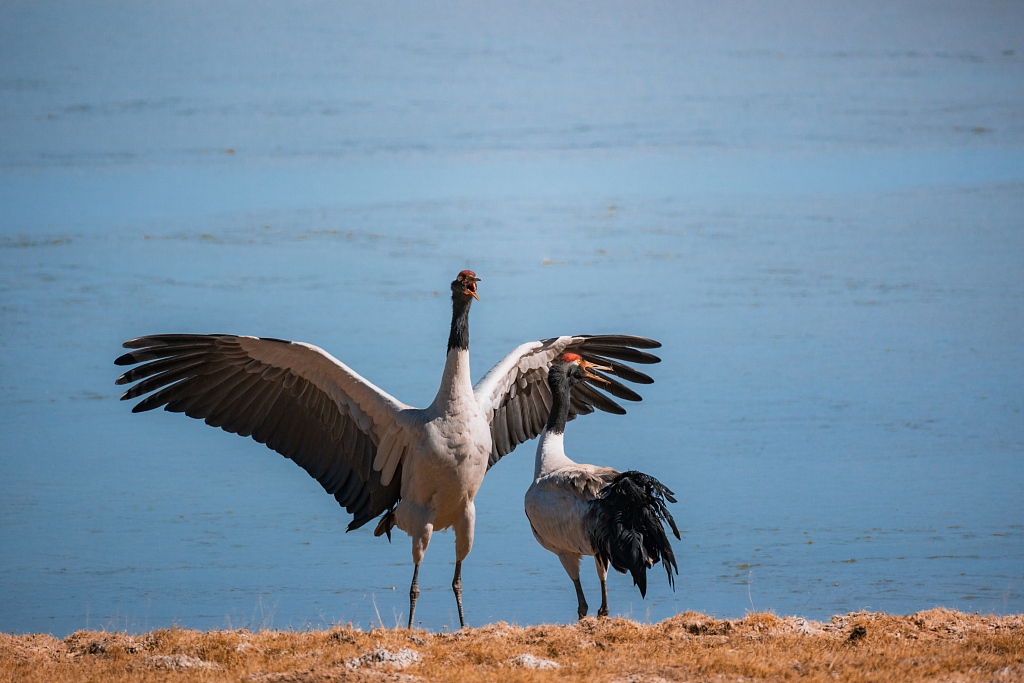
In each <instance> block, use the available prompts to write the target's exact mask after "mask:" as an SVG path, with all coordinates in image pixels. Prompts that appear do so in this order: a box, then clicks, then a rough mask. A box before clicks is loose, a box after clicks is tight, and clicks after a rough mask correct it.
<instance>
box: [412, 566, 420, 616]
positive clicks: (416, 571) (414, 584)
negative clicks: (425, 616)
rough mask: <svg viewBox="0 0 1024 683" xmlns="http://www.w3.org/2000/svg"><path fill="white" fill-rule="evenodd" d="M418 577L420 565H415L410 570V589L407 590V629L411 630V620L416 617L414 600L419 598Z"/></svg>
mask: <svg viewBox="0 0 1024 683" xmlns="http://www.w3.org/2000/svg"><path fill="white" fill-rule="evenodd" d="M419 575H420V565H419V564H417V565H416V568H415V569H413V570H412V587H410V588H409V628H412V620H413V617H415V616H416V598H418V597H420V584H419V581H417V579H418V578H419Z"/></svg>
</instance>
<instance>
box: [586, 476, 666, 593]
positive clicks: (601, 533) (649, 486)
mask: <svg viewBox="0 0 1024 683" xmlns="http://www.w3.org/2000/svg"><path fill="white" fill-rule="evenodd" d="M666 501H667V502H669V503H674V502H676V499H675V498H673V497H672V491H670V490H669V489H668V487H667V486H665V485H664V484H662V483H661V482H660V481H658V480H657V479H655V478H654V477H650V476H648V475H646V474H644V473H643V472H636V471H634V470H630V471H629V472H623V473H622V474H620V475H618V476H617V477H615V479H613V480H612V483H611V484H609V485H608V486H607V487H605V488H604V490H603V491H601V493H600V495H599V497H598V499H597V500H595V501H593V503H591V505H592V507H591V513H590V514H591V515H592V516H593V520H594V524H593V526H592V527H591V528H592V529H593V530H594V531H593V533H592V534H591V538H590V541H591V543H592V544H593V546H594V548H595V549H597V556H598V558H600V559H601V560H603V561H604V562H606V563H609V564H611V566H612V567H613V568H614V569H615V570H616V571H618V572H620V573H622V574H625V573H626V572H627V571H628V572H629V573H630V574H632V576H633V583H634V584H635V585H636V587H637V588H639V589H640V595H641V596H642V597H647V569H648V567H651V566H653V565H654V563H655V562H658V561H659V560H660V561H661V563H662V565H664V567H665V571H666V572H667V573H668V584H669V585H670V586H672V590H675V587H676V586H675V577H674V576H673V575H672V572H673V571H675V573H676V574H678V573H679V568H678V567H677V566H676V557H675V555H674V554H673V553H672V545H671V544H670V543H669V540H668V534H666V533H665V527H664V526H663V525H662V522H667V523H668V525H669V526H670V527H671V528H672V533H673V534H675V537H676V538H679V529H678V528H676V522H675V520H674V519H672V515H671V514H670V513H669V511H668V508H667V507H666Z"/></svg>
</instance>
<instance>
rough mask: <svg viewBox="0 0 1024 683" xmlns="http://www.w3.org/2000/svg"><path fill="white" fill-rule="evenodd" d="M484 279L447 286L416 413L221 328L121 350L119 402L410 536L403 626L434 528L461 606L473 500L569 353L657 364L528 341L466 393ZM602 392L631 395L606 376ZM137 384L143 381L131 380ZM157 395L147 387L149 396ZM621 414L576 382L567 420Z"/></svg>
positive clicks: (611, 339) (570, 340)
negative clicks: (444, 328) (175, 419)
mask: <svg viewBox="0 0 1024 683" xmlns="http://www.w3.org/2000/svg"><path fill="white" fill-rule="evenodd" d="M479 281H480V278H478V277H477V276H476V274H475V273H473V272H472V271H469V270H464V271H462V272H461V273H459V274H458V277H456V278H455V280H454V281H453V282H452V284H451V290H452V322H451V332H450V334H449V337H448V355H447V358H446V360H445V365H444V373H443V374H442V375H441V387H440V388H439V389H438V391H437V396H436V397H435V398H434V401H433V403H431V404H430V405H429V406H428V407H426V408H413V407H411V406H408V405H406V404H404V403H402V402H401V401H398V400H397V399H395V398H394V397H392V396H391V395H390V394H388V393H387V392H385V391H382V390H381V389H378V388H377V387H376V386H374V385H373V384H371V383H370V382H368V381H367V380H365V379H364V378H363V377H361V376H360V375H358V374H356V373H355V372H354V371H353V370H352V369H350V368H349V367H348V366H347V365H345V364H344V363H342V362H341V361H339V360H337V359H335V358H334V357H332V356H331V355H330V354H328V353H327V352H326V351H324V350H323V349H320V348H318V347H316V346H312V345H310V344H303V343H300V342H291V341H283V340H280V339H271V338H260V337H242V336H234V335H226V334H210V335H203V334H161V335H152V336H146V337H139V338H137V339H132V340H130V341H127V342H125V343H124V347H125V348H128V349H133V350H132V351H130V352H128V353H126V354H124V355H123V356H121V357H119V358H118V359H117V360H115V361H114V362H115V364H117V365H134V364H136V363H142V365H138V366H137V367H134V368H132V369H130V370H128V371H127V372H125V373H124V374H123V375H121V376H120V377H118V378H117V381H116V383H117V384H129V383H131V382H136V381H138V383H137V384H135V385H134V386H132V387H131V388H129V389H128V390H127V391H126V392H125V393H124V394H123V395H122V396H121V400H127V399H134V398H137V397H139V396H144V395H145V394H150V395H149V396H147V397H146V398H144V399H143V400H142V401H140V402H139V403H137V404H136V405H135V406H134V408H133V409H132V412H133V413H138V412H144V411H147V410H152V409H154V408H159V407H161V406H163V408H164V410H168V411H171V412H179V413H185V414H186V415H188V416H189V417H193V418H196V419H201V420H205V421H206V424H208V425H210V426H212V427H220V428H221V429H224V430H225V431H228V432H232V433H235V434H238V435H240V436H251V437H252V438H253V439H254V440H256V441H258V442H259V443H263V444H266V445H267V447H268V448H271V449H273V450H275V451H277V452H278V453H280V454H281V455H283V456H285V457H287V458H290V459H291V460H293V461H294V462H295V463H297V464H298V465H300V466H301V467H302V468H303V469H305V470H306V472H308V473H309V475H310V476H312V477H313V478H315V479H316V480H317V481H318V482H320V484H321V485H322V486H323V487H324V490H326V491H327V493H329V494H332V495H333V496H334V497H335V499H337V501H338V503H339V504H340V505H342V506H343V507H344V508H345V510H346V511H347V512H349V513H350V514H351V515H352V517H353V518H352V521H351V523H350V524H349V525H348V530H349V531H351V530H353V529H358V528H359V527H361V526H363V525H364V524H366V523H367V522H368V521H370V520H371V519H374V518H375V517H377V516H378V515H381V519H380V521H379V522H378V524H377V527H376V530H375V531H374V535H375V536H380V535H382V534H387V536H388V539H389V540H390V538H391V529H392V528H393V527H396V526H397V527H398V528H399V529H402V530H403V531H405V532H406V533H408V534H409V536H411V537H412V557H413V562H414V564H415V568H414V569H413V575H412V586H411V587H410V589H409V628H412V625H413V617H414V615H415V613H416V599H417V597H418V596H419V592H420V591H419V585H418V582H417V577H418V576H419V570H420V562H421V561H422V560H423V555H424V553H425V552H426V550H427V545H428V544H429V543H430V536H431V534H432V533H433V531H434V530H435V529H447V528H449V527H453V528H454V529H455V560H456V561H455V577H454V579H453V580H452V590H453V591H454V592H455V600H456V603H457V604H458V608H459V623H460V625H461V626H462V627H465V619H464V617H463V611H462V561H463V560H464V559H466V556H467V555H468V554H469V551H470V549H471V548H472V546H473V527H474V521H475V519H476V509H475V507H474V505H473V498H474V497H475V496H476V492H477V490H478V489H479V488H480V484H481V482H482V481H483V478H484V474H485V473H486V472H487V470H488V469H490V468H491V466H493V465H494V464H495V463H496V462H497V461H498V460H500V459H501V458H502V457H504V456H505V455H506V454H508V453H510V452H511V451H512V450H513V449H514V448H515V447H516V446H518V445H519V444H521V443H523V442H525V441H528V440H529V439H532V438H534V437H535V436H537V435H538V434H539V433H540V431H541V429H542V428H543V427H544V420H545V416H546V415H547V413H548V411H549V409H550V407H551V401H552V397H551V393H550V390H549V389H548V385H547V383H546V381H545V378H546V375H547V368H548V365H550V364H551V362H552V361H553V360H554V359H556V358H558V357H559V356H560V355H561V354H562V353H563V352H565V351H572V352H575V353H579V354H581V355H583V356H585V357H587V358H592V359H594V361H595V362H599V363H603V364H604V365H605V366H607V367H609V368H611V369H610V370H609V371H608V372H609V373H610V374H612V375H616V376H618V377H619V378H620V379H624V380H627V381H630V382H635V383H640V384H650V383H651V382H653V380H652V379H651V378H650V377H648V376H647V375H645V374H644V373H642V372H639V371H637V370H635V369H633V368H632V367H631V366H629V365H626V364H625V363H622V362H618V361H625V362H627V363H630V362H632V363H641V364H642V363H657V362H658V361H659V360H660V359H659V358H658V357H657V356H653V355H651V354H649V353H646V352H644V351H641V350H640V349H651V348H657V347H659V346H661V345H660V344H659V343H658V342H656V341H653V340H651V339H645V338H643V337H633V336H626V335H600V336H563V337H554V338H551V339H545V340H543V341H535V342H529V343H526V344H523V345H521V346H519V347H518V348H516V349H515V350H514V351H512V352H511V353H510V354H508V355H507V356H505V357H504V358H503V359H501V361H499V362H498V364H497V365H495V366H494V367H493V368H491V370H490V371H489V372H488V373H487V374H486V375H484V377H483V378H482V379H481V380H480V381H479V382H477V384H476V386H475V387H474V386H473V385H472V384H471V383H470V372H469V308H470V304H471V303H472V301H473V300H474V299H476V300H477V301H479V299H480V297H479V296H478V295H477V282H479ZM604 379H605V380H607V383H606V384H605V385H603V387H602V388H603V389H604V391H607V392H608V393H609V394H612V395H613V396H615V397H618V398H622V399H625V400H630V401H639V400H640V396H639V395H637V394H636V393H635V392H633V391H632V390H630V389H628V388H627V387H625V386H624V385H622V384H621V383H619V382H618V381H616V380H614V379H612V378H611V377H607V376H606V377H604ZM139 380H141V381H139ZM150 392H155V393H150ZM595 409H596V410H602V411H605V412H609V413H615V414H624V413H625V412H626V411H625V410H623V409H622V407H621V406H620V405H619V404H618V403H616V402H615V401H613V400H612V399H611V398H609V397H608V396H607V395H605V394H604V393H602V392H601V391H597V390H595V389H594V388H593V387H590V386H587V385H580V386H578V387H577V388H576V389H575V390H574V391H573V392H572V395H571V397H570V399H569V407H568V415H569V417H568V418H567V419H572V418H573V417H575V416H576V415H585V414H588V413H592V412H594V410H595Z"/></svg>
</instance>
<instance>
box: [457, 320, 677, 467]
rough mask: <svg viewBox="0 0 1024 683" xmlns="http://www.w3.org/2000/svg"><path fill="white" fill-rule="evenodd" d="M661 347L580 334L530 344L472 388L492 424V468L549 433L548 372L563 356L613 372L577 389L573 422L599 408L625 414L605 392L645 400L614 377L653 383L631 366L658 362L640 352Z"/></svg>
mask: <svg viewBox="0 0 1024 683" xmlns="http://www.w3.org/2000/svg"><path fill="white" fill-rule="evenodd" d="M660 346H661V344H660V343H658V342H656V341H654V340H653V339H647V338H646V337H635V336H632V335H623V334H616V335H611V334H606V335H596V336H592V335H577V336H572V337H569V336H566V337H553V338H551V339H545V340H543V341H535V342H529V343H526V344H523V345H521V346H519V347H518V348H516V349H515V350H514V351H512V353H510V354H508V355H507V356H505V357H504V358H502V359H501V360H500V361H498V363H497V365H495V366H494V367H493V368H491V369H490V370H489V371H488V372H487V374H486V375H484V376H483V377H482V378H480V381H479V382H477V384H476V386H475V387H474V388H473V393H474V394H475V395H476V398H477V401H478V402H479V404H480V406H481V408H482V409H483V411H484V416H485V417H487V419H488V420H489V422H490V425H491V443H492V446H491V457H490V461H489V463H488V465H487V467H488V469H490V468H491V467H493V466H494V464H495V463H496V462H498V460H500V459H501V458H503V457H505V455H507V454H508V453H511V452H512V450H513V449H514V448H515V447H516V446H518V445H519V444H521V443H523V442H525V441H529V440H530V439H532V438H534V437H535V436H537V435H538V434H540V433H541V430H543V429H544V425H545V424H546V423H547V420H548V415H549V414H550V412H551V390H550V389H549V388H548V381H547V376H548V368H549V367H551V363H553V362H554V361H555V360H556V359H558V358H560V357H561V356H562V354H564V353H577V354H579V355H580V356H581V357H583V358H584V359H585V360H587V361H590V362H592V363H597V364H598V365H602V366H605V367H610V368H612V369H611V371H610V373H608V374H604V373H601V372H596V371H595V374H597V375H600V376H601V377H602V378H604V379H605V380H607V381H608V383H607V384H603V383H602V384H597V383H595V384H590V383H587V382H581V383H579V384H577V385H576V386H575V387H573V390H572V393H571V394H570V397H569V398H570V408H569V419H570V420H572V419H574V418H575V417H576V416H577V415H587V414H589V413H592V412H594V411H595V410H601V411H604V412H606V413H614V414H616V415H625V414H626V411H625V410H624V409H623V408H622V406H620V405H619V404H618V403H616V402H615V401H613V400H612V399H611V398H609V397H608V396H607V395H606V394H605V392H607V393H608V394H611V395H612V396H614V397H616V398H620V399H624V400H626V401H640V400H641V397H640V395H639V394H637V393H636V392H635V391H633V390H632V389H630V388H628V387H626V386H625V385H623V384H622V383H621V382H619V381H618V380H617V379H614V378H613V377H612V376H614V377H617V378H618V379H623V380H626V381H628V382H634V383H636V384H651V383H653V382H654V380H653V379H651V378H650V377H648V376H647V375H645V374H644V373H642V372H639V371H638V370H634V369H633V368H632V367H630V366H629V365H626V363H640V364H650V363H658V362H660V361H661V359H660V358H658V357H657V356H655V355H653V354H650V353H646V352H645V351H641V350H640V349H656V348H659V347H660ZM620 361H624V362H620ZM609 375H612V376H609Z"/></svg>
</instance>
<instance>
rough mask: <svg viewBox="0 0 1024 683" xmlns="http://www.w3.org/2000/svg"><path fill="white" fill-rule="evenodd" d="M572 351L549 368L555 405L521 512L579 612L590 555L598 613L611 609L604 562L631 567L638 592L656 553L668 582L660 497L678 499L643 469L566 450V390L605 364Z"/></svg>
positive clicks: (668, 550) (668, 549)
mask: <svg viewBox="0 0 1024 683" xmlns="http://www.w3.org/2000/svg"><path fill="white" fill-rule="evenodd" d="M606 369H607V368H602V367H599V366H597V365H596V364H594V363H590V362H588V361H586V360H584V359H583V358H581V357H580V356H579V355H577V354H573V353H568V354H565V355H564V356H563V357H562V358H561V360H560V361H558V362H556V363H554V364H553V365H552V366H551V369H550V370H549V374H548V383H549V386H550V390H551V393H552V395H553V401H554V402H553V405H552V407H551V412H550V416H549V419H548V422H547V425H546V426H545V427H544V430H543V431H542V432H541V435H540V439H539V441H538V443H537V458H536V463H535V465H534V473H533V483H532V484H531V485H530V488H529V489H528V490H527V492H526V498H525V501H524V502H525V507H526V516H527V518H528V519H529V520H530V528H531V530H532V531H533V536H534V538H536V539H537V541H538V542H539V543H540V544H541V545H542V546H543V547H544V548H546V549H547V550H550V551H551V552H553V553H554V554H555V555H557V556H558V559H559V561H560V562H561V563H562V567H564V568H565V571H566V573H567V574H568V575H569V578H570V579H572V582H573V584H574V585H575V587H576V598H577V602H578V609H577V613H578V615H579V618H580V619H582V618H583V617H585V616H586V614H587V601H586V598H585V597H584V595H583V586H582V585H581V584H580V560H581V559H582V557H583V556H584V555H589V556H593V557H594V563H595V565H596V567H597V575H598V578H599V579H600V581H601V607H600V609H599V610H598V612H597V614H598V616H607V615H608V585H607V579H608V566H609V564H611V565H612V566H613V567H614V568H615V569H616V570H618V571H619V572H621V573H625V572H626V571H629V572H630V573H631V574H632V575H633V580H634V583H635V584H636V585H637V587H638V588H639V589H640V594H641V596H644V597H646V593H647V577H646V573H647V569H648V568H649V567H650V566H652V565H653V564H654V563H655V562H658V561H659V559H660V560H661V561H662V562H663V563H664V565H665V569H666V571H667V572H668V580H669V584H670V585H673V576H672V571H673V570H674V569H675V570H676V573H678V569H676V564H675V556H674V555H673V553H672V546H671V544H670V543H669V541H668V537H667V536H666V534H665V530H664V527H663V526H662V521H665V522H667V523H668V524H669V525H670V526H671V527H672V531H673V532H674V533H675V536H676V538H679V530H678V529H677V528H676V525H675V521H674V520H673V519H672V515H671V514H670V513H669V512H668V509H667V508H666V507H665V501H666V500H667V501H669V502H672V503H674V502H675V498H673V497H672V492H671V491H670V490H668V488H666V487H665V486H664V485H662V484H661V482H659V481H658V480H656V479H654V478H653V477H650V476H648V475H645V474H643V473H641V472H635V471H629V472H625V473H620V472H618V471H617V470H614V469H612V468H611V467H597V466H594V465H581V464H578V463H576V462H574V461H573V460H571V459H570V458H569V457H568V456H567V455H566V454H565V449H564V443H563V442H564V438H565V423H566V421H567V419H568V410H569V403H570V395H571V394H570V392H571V391H572V390H573V389H574V388H575V387H578V386H581V385H582V383H584V382H585V381H587V380H593V381H598V382H601V381H603V379H604V376H603V375H600V374H598V373H596V372H594V371H595V370H606Z"/></svg>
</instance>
